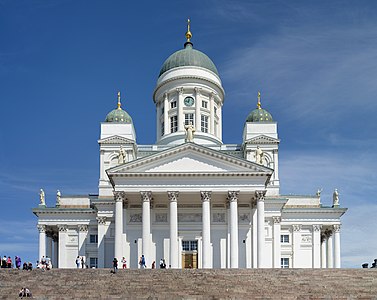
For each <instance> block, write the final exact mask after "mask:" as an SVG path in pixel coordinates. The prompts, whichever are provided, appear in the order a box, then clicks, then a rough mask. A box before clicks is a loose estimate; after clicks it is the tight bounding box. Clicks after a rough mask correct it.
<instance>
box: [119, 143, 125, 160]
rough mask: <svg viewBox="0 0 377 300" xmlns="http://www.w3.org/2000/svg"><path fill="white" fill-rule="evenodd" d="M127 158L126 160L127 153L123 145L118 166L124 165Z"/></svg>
mask: <svg viewBox="0 0 377 300" xmlns="http://www.w3.org/2000/svg"><path fill="white" fill-rule="evenodd" d="M125 158H126V152H125V151H124V149H123V147H122V145H120V149H119V155H118V164H120V165H121V164H124V161H125Z"/></svg>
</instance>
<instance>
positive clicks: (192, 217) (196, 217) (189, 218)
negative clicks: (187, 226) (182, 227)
mask: <svg viewBox="0 0 377 300" xmlns="http://www.w3.org/2000/svg"><path fill="white" fill-rule="evenodd" d="M201 221H202V214H200V213H192V214H189V213H179V214H178V222H188V223H194V222H201Z"/></svg>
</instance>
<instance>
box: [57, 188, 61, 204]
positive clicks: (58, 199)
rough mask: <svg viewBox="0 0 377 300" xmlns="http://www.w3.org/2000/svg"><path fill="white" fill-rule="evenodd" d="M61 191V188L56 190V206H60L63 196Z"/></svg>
mask: <svg viewBox="0 0 377 300" xmlns="http://www.w3.org/2000/svg"><path fill="white" fill-rule="evenodd" d="M61 195H62V194H61V193H60V191H59V190H57V191H56V206H60V197H61Z"/></svg>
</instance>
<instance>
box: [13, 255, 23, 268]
mask: <svg viewBox="0 0 377 300" xmlns="http://www.w3.org/2000/svg"><path fill="white" fill-rule="evenodd" d="M14 260H15V262H16V268H17V269H20V268H21V257H19V256H16V257H15V258H14Z"/></svg>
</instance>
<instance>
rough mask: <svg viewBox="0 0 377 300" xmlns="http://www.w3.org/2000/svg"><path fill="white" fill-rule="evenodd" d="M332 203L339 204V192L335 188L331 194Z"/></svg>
mask: <svg viewBox="0 0 377 300" xmlns="http://www.w3.org/2000/svg"><path fill="white" fill-rule="evenodd" d="M332 205H333V206H339V192H338V190H337V189H335V190H334V193H333V194H332Z"/></svg>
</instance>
